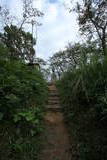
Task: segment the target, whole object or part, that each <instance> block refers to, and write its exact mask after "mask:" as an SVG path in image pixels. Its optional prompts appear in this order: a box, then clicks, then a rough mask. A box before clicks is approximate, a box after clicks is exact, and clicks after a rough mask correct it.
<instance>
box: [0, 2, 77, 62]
mask: <svg viewBox="0 0 107 160" xmlns="http://www.w3.org/2000/svg"><path fill="white" fill-rule="evenodd" d="M67 1H68V2H69V0H34V6H36V7H38V8H39V9H40V10H41V11H43V12H44V17H43V18H42V19H41V20H40V21H41V22H42V24H43V25H42V26H41V27H39V28H38V43H37V47H36V50H37V56H38V57H41V58H44V59H47V58H48V57H50V56H52V55H53V54H54V53H55V52H56V51H58V50H62V49H63V48H64V47H65V46H66V45H67V43H68V42H76V41H78V40H79V33H78V25H77V22H76V15H75V14H73V13H72V14H70V13H69V12H68V10H67V9H66V8H65V6H64V2H66V3H67ZM0 3H4V4H6V5H7V6H9V7H10V9H11V12H12V13H13V14H14V15H17V16H18V17H19V16H20V13H21V9H22V3H21V0H0ZM26 30H27V28H26Z"/></svg>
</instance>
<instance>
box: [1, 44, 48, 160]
mask: <svg viewBox="0 0 107 160" xmlns="http://www.w3.org/2000/svg"><path fill="white" fill-rule="evenodd" d="M8 53H9V51H8V49H7V48H6V47H5V46H4V45H3V44H0V139H1V141H0V159H1V160H7V159H8V160H9V159H11V160H18V159H20V160H21V159H23V160H24V159H25V160H33V159H37V156H38V151H39V150H40V148H39V147H40V133H41V131H42V129H43V127H42V118H43V111H44V106H45V103H46V100H47V84H46V82H45V80H44V79H43V75H42V73H41V72H40V71H39V70H37V69H36V68H35V67H32V66H28V65H27V64H26V63H24V62H22V61H21V60H18V59H17V60H16V59H13V58H12V59H11V57H10V56H9V55H8Z"/></svg>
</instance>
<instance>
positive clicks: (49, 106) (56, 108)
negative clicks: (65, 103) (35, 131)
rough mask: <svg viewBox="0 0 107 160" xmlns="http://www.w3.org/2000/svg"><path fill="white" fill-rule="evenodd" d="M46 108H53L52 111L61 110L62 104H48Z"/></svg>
mask: <svg viewBox="0 0 107 160" xmlns="http://www.w3.org/2000/svg"><path fill="white" fill-rule="evenodd" d="M46 110H51V111H61V106H60V105H49V104H48V105H47V106H46Z"/></svg>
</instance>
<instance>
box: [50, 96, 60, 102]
mask: <svg viewBox="0 0 107 160" xmlns="http://www.w3.org/2000/svg"><path fill="white" fill-rule="evenodd" d="M48 101H59V97H57V96H49V98H48Z"/></svg>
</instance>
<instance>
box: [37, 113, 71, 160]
mask: <svg viewBox="0 0 107 160" xmlns="http://www.w3.org/2000/svg"><path fill="white" fill-rule="evenodd" d="M44 121H45V134H44V144H43V149H42V152H41V154H40V158H39V159H40V160H71V153H70V142H69V134H68V131H67V128H66V125H65V123H64V119H63V114H62V113H61V112H52V111H47V113H46V115H45V118H44Z"/></svg>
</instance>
